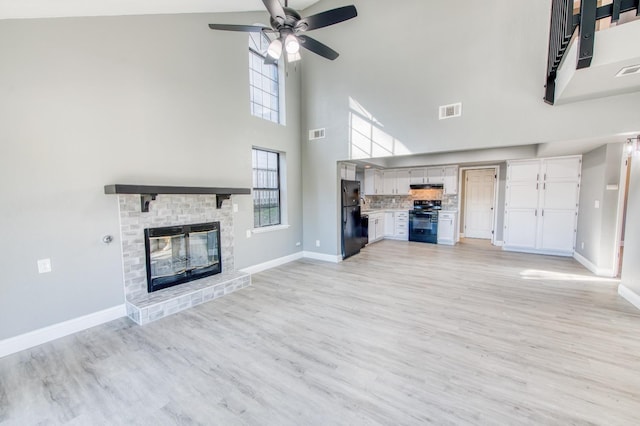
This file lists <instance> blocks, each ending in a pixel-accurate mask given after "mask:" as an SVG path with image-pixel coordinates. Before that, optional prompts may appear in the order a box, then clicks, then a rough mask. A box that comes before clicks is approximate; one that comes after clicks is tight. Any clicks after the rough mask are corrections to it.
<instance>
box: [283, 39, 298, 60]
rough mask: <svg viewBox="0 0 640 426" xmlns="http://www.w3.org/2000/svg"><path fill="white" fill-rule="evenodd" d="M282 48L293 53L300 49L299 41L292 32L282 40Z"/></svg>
mask: <svg viewBox="0 0 640 426" xmlns="http://www.w3.org/2000/svg"><path fill="white" fill-rule="evenodd" d="M284 48H285V50H286V51H287V53H289V54H291V55H293V54H296V53H298V52H299V51H300V42H299V41H298V38H297V37H296V36H294V35H293V34H289V35H288V36H287V38H286V39H285V40H284Z"/></svg>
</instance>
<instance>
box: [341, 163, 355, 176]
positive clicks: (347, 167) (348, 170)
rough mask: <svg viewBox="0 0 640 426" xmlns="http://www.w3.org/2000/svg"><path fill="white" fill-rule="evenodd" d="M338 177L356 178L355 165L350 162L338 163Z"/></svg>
mask: <svg viewBox="0 0 640 426" xmlns="http://www.w3.org/2000/svg"><path fill="white" fill-rule="evenodd" d="M339 167H340V179H345V180H356V165H355V164H352V163H340V164H339Z"/></svg>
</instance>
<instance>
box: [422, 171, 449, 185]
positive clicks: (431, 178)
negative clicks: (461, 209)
mask: <svg viewBox="0 0 640 426" xmlns="http://www.w3.org/2000/svg"><path fill="white" fill-rule="evenodd" d="M425 178H426V181H425V182H424V183H439V184H444V167H428V168H427V169H426V173H425Z"/></svg>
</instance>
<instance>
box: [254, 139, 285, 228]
mask: <svg viewBox="0 0 640 426" xmlns="http://www.w3.org/2000/svg"><path fill="white" fill-rule="evenodd" d="M252 154H253V227H254V228H262V227H265V226H272V225H280V154H278V153H277V152H273V151H265V150H263V149H257V148H254V149H253V153H252Z"/></svg>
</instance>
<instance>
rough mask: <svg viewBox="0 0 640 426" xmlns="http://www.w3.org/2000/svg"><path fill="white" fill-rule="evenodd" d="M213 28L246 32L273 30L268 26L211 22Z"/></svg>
mask: <svg viewBox="0 0 640 426" xmlns="http://www.w3.org/2000/svg"><path fill="white" fill-rule="evenodd" d="M209 28H211V29H212V30H224V31H243V32H246V33H259V32H260V31H273V30H272V29H271V28H268V27H259V26H257V25H228V24H209Z"/></svg>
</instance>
